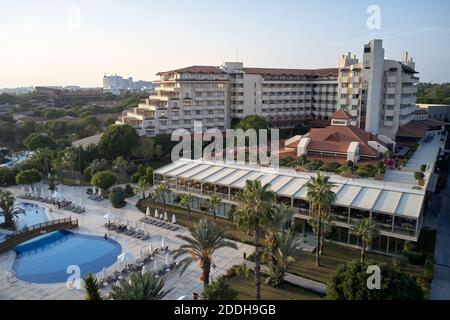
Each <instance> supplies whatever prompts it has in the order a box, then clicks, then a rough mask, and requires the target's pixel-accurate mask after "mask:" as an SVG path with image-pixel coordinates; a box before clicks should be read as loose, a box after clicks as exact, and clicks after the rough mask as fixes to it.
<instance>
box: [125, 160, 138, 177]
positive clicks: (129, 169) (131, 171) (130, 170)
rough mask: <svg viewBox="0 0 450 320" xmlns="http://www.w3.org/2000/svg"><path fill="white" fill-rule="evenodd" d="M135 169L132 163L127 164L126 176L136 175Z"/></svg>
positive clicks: (135, 166)
mask: <svg viewBox="0 0 450 320" xmlns="http://www.w3.org/2000/svg"><path fill="white" fill-rule="evenodd" d="M137 169H138V167H137V165H136V164H135V163H134V162H133V161H130V162H129V163H128V166H127V168H126V171H127V174H129V175H132V174H135V173H136V171H137Z"/></svg>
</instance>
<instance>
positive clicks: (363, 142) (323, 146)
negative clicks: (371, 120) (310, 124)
mask: <svg viewBox="0 0 450 320" xmlns="http://www.w3.org/2000/svg"><path fill="white" fill-rule="evenodd" d="M309 138H310V139H311V141H310V143H309V145H308V149H311V150H321V151H331V152H347V150H348V147H349V146H350V144H351V143H352V142H359V152H360V154H361V155H362V156H369V157H377V156H378V152H377V150H375V149H373V148H372V147H370V146H369V145H368V142H369V141H376V142H378V143H379V144H381V145H385V144H384V143H383V142H382V141H380V140H378V138H377V137H375V136H374V135H372V133H370V132H366V131H364V130H362V129H359V128H357V127H354V126H329V127H326V128H324V129H311V131H310V132H309Z"/></svg>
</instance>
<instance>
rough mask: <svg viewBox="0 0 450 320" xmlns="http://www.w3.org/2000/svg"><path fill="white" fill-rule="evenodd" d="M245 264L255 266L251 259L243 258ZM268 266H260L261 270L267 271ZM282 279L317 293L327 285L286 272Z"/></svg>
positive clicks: (250, 266)
mask: <svg viewBox="0 0 450 320" xmlns="http://www.w3.org/2000/svg"><path fill="white" fill-rule="evenodd" d="M245 265H246V266H247V267H249V268H250V269H254V268H255V263H254V262H252V261H248V260H245ZM267 270H268V268H267V267H266V266H261V271H263V272H267ZM284 280H285V281H286V282H289V283H292V284H294V285H297V286H299V287H303V288H305V289H309V290H313V291H316V292H319V293H322V294H324V293H325V292H326V290H327V286H326V285H325V284H323V283H322V282H318V281H314V280H310V279H307V278H303V277H300V276H297V275H295V274H291V273H286V274H285V276H284Z"/></svg>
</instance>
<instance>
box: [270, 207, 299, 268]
mask: <svg viewBox="0 0 450 320" xmlns="http://www.w3.org/2000/svg"><path fill="white" fill-rule="evenodd" d="M272 213H273V215H272V221H271V223H270V224H269V225H268V226H267V228H266V243H267V247H268V250H269V258H271V260H272V264H274V263H276V261H275V256H276V251H277V249H278V242H277V240H278V237H277V234H278V233H279V232H280V230H281V232H285V231H286V229H290V228H291V221H292V217H293V215H294V211H293V210H292V208H291V207H290V206H287V205H286V204H284V203H280V204H276V205H275V206H273V212H272Z"/></svg>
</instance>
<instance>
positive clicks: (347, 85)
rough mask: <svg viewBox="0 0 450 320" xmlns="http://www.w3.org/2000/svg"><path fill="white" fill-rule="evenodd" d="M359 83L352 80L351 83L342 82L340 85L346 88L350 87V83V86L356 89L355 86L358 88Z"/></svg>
mask: <svg viewBox="0 0 450 320" xmlns="http://www.w3.org/2000/svg"><path fill="white" fill-rule="evenodd" d="M359 84H360V83H359V82H353V83H347V82H342V83H341V87H342V88H343V89H347V88H350V85H352V86H351V88H354V89H357V88H359Z"/></svg>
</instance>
